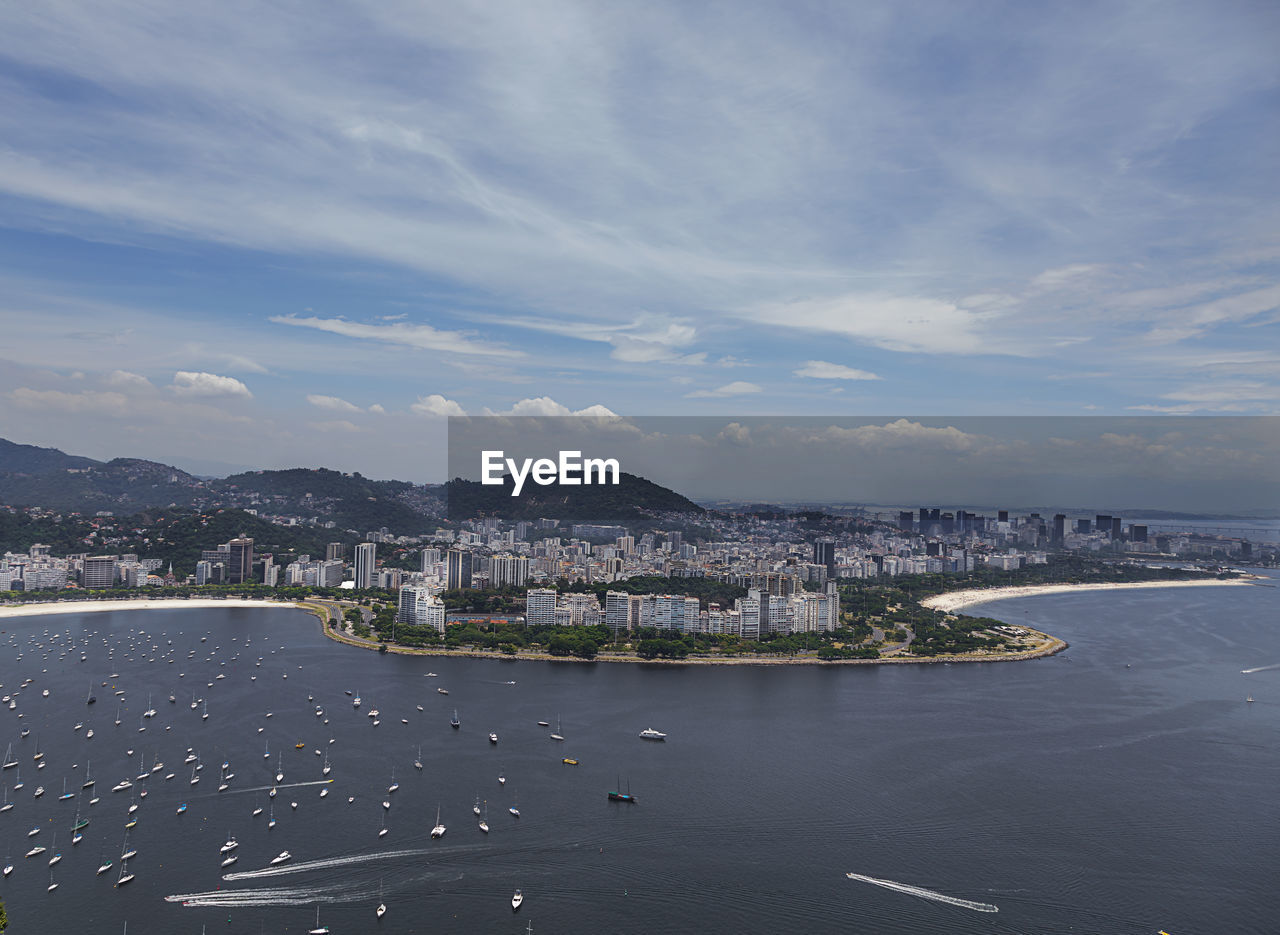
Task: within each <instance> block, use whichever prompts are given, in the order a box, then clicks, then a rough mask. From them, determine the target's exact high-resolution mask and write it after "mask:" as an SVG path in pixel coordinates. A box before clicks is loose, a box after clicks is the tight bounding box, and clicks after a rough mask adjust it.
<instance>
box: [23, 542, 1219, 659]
mask: <svg viewBox="0 0 1280 935" xmlns="http://www.w3.org/2000/svg"><path fill="white" fill-rule="evenodd" d="M1206 577H1207V576H1206V575H1205V574H1204V573H1200V572H1189V571H1184V570H1182V569H1175V568H1148V567H1145V566H1131V565H1120V564H1113V563H1107V562H1100V561H1096V560H1090V559H1085V558H1080V557H1074V556H1073V557H1064V558H1061V559H1057V560H1054V561H1052V562H1050V563H1049V564H1047V565H1035V566H1029V567H1027V568H1023V569H1019V570H1016V571H999V570H995V569H983V570H981V571H975V572H969V573H965V574H947V575H941V574H933V575H905V576H901V577H897V578H884V579H867V580H856V581H851V580H848V579H844V580H842V581H841V582H840V602H841V614H840V622H841V625H840V628H839V629H837V630H835V631H833V632H830V633H796V634H790V635H785V636H784V635H780V634H777V635H766V636H764V637H762V638H761V639H759V640H745V639H742V638H740V637H736V636H724V635H716V634H697V633H680V632H677V631H659V630H655V629H652V628H645V629H642V630H640V631H637V632H633V633H628V634H624V635H622V636H619V637H617V638H615V636H614V635H613V634H612V633H610V632H609V630H608V629H607V628H606V627H604V626H594V627H541V628H530V627H526V626H524V625H523V624H519V623H514V622H508V621H504V620H502V617H503V616H504V615H506V616H509V617H512V618H514V617H518V616H520V615H522V614H523V613H524V590H523V589H515V588H508V589H502V590H484V591H476V590H466V591H461V590H459V591H446V592H445V593H444V595H443V597H444V602H445V605H446V607H447V608H448V610H449V611H452V612H455V613H468V614H484V615H493V616H492V618H490V619H487V620H468V621H464V622H461V623H458V624H456V625H451V626H449V627H448V631H447V632H446V633H445V634H439V633H437V632H436V631H434V630H431V629H428V628H424V627H416V626H410V625H406V624H401V623H397V622H396V621H395V614H396V594H395V593H394V592H391V591H382V590H377V589H372V590H366V591H358V592H357V591H351V590H346V589H339V588H268V587H266V586H264V585H232V586H216V585H215V586H204V587H170V588H164V587H148V588H132V589H130V588H114V589H111V590H109V591H82V590H71V589H68V590H63V591H34V592H26V593H24V592H0V602H6V603H22V602H27V601H37V602H39V601H53V600H67V599H75V600H84V599H106V600H110V599H124V598H143V597H149V598H164V597H178V598H180V597H193V598H194V597H228V598H236V597H252V598H275V599H279V600H286V601H305V600H307V599H309V598H320V599H325V600H330V601H340V602H343V603H344V604H345V605H346V607H345V610H344V616H345V619H344V628H345V629H347V630H348V631H349V632H350V633H351V634H352V635H354V636H357V637H360V638H362V639H368V640H376V641H378V642H380V643H384V644H388V645H399V646H405V647H417V648H424V649H430V648H441V649H474V650H480V651H490V652H496V653H503V654H507V655H515V654H517V653H520V652H532V651H537V652H544V653H547V654H550V655H552V656H559V657H577V658H580V659H593V658H596V656H597V655H599V654H601V653H623V652H625V653H628V654H631V653H634V654H635V655H638V656H639V657H640V658H642V659H685V658H688V657H690V656H695V657H712V658H721V659H723V658H734V657H738V658H746V657H751V656H764V657H788V656H790V657H796V656H808V657H812V658H817V659H823V660H839V659H880V658H887V657H891V656H892V657H910V658H931V657H937V656H949V655H959V654H970V655H971V654H974V653H979V654H987V653H992V654H996V653H999V654H1007V653H1016V652H1020V651H1025V650H1027V649H1028V648H1030V646H1029V644H1028V642H1027V638H1024V637H1022V636H1020V635H1019V634H1017V633H1012V632H1009V631H1008V630H1000V629H996V628H997V627H998V626H1000V622H999V621H997V620H994V619H992V618H988V617H974V616H968V615H965V614H948V613H944V612H942V611H937V610H932V609H930V608H927V607H923V606H921V604H920V601H921V600H923V599H924V598H927V597H930V596H933V595H936V594H942V593H946V592H949V591H958V590H965V589H969V588H984V587H1014V586H1025V585H1037V584H1086V583H1117V582H1141V581H1191V580H1197V579H1205V578H1206ZM1218 577H1220V578H1221V577H1226V575H1219V576H1218ZM558 587H559V589H560V590H562V591H575V592H584V593H585V592H596V593H597V595H598V596H599V597H600V598H603V596H604V593H605V591H607V590H610V589H612V590H623V591H629V592H631V593H637V594H639V593H679V594H686V595H688V596H691V597H697V598H699V600H700V601H701V602H702V605H703V607H704V608H705V607H706V606H707V605H708V604H709V603H720V604H721V605H722V606H732V603H733V600H734V599H735V598H737V597H742V596H744V595H745V594H746V590H745V589H744V588H741V587H738V586H736V585H731V584H726V583H724V582H719V581H714V580H712V579H707V578H659V577H645V578H632V579H629V580H627V581H617V582H612V583H609V584H600V585H594V586H588V585H586V584H584V583H582V582H575V583H570V582H567V581H563V580H561V581H560V582H559V583H558Z"/></svg>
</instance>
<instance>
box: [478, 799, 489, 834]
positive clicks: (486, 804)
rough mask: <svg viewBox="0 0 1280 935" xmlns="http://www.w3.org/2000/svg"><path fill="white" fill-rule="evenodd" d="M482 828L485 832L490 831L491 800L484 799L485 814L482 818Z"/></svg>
mask: <svg viewBox="0 0 1280 935" xmlns="http://www.w3.org/2000/svg"><path fill="white" fill-rule="evenodd" d="M480 830H481V831H483V832H484V833H485V834H488V833H489V800H488V799H485V800H484V815H483V817H481V819H480Z"/></svg>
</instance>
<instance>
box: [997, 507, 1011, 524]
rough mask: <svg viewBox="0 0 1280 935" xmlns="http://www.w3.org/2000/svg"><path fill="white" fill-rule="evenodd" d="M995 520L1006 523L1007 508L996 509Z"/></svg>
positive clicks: (1007, 520) (1007, 516)
mask: <svg viewBox="0 0 1280 935" xmlns="http://www.w3.org/2000/svg"><path fill="white" fill-rule="evenodd" d="M996 522H997V523H1007V522H1009V511H1008V510H997V511H996Z"/></svg>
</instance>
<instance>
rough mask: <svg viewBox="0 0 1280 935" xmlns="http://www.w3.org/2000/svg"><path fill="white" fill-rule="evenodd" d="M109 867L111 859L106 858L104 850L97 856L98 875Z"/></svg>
mask: <svg viewBox="0 0 1280 935" xmlns="http://www.w3.org/2000/svg"><path fill="white" fill-rule="evenodd" d="M110 869H111V861H110V860H108V859H107V855H106V852H105V851H104V852H103V853H101V854H100V855H99V856H98V875H99V876H101V875H102V874H104V873H106V872H107V871H108V870H110Z"/></svg>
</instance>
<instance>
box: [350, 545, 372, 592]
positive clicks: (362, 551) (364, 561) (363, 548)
mask: <svg viewBox="0 0 1280 935" xmlns="http://www.w3.org/2000/svg"><path fill="white" fill-rule="evenodd" d="M377 562H378V547H377V545H375V544H374V543H372V542H361V543H360V544H359V545H358V546H356V566H355V573H354V575H353V577H354V578H355V586H356V587H357V588H371V587H373V569H374V566H375V565H376V564H377Z"/></svg>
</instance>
